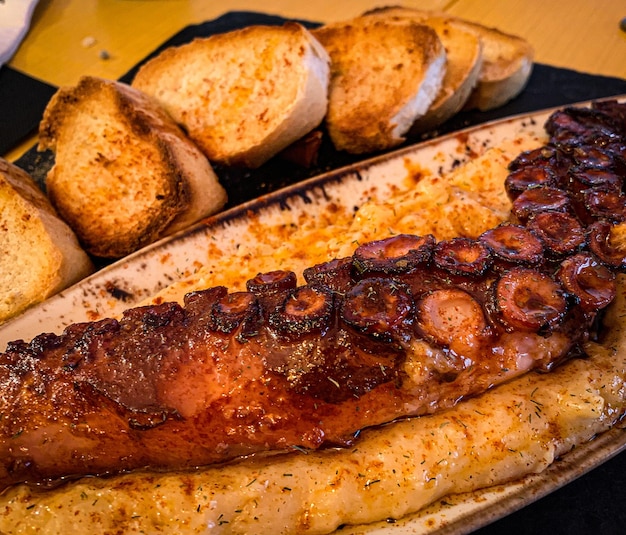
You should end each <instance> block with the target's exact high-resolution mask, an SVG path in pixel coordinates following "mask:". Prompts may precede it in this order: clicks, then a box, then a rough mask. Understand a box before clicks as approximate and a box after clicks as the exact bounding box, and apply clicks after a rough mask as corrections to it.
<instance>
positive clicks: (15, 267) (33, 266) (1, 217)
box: [0, 159, 93, 322]
mask: <svg viewBox="0 0 626 535" xmlns="http://www.w3.org/2000/svg"><path fill="white" fill-rule="evenodd" d="M0 244H1V246H0V249H1V250H2V255H1V256H0V322H3V321H5V320H7V319H8V318H10V317H12V316H15V315H16V314H18V313H19V312H21V311H23V310H24V309H26V308H27V307H29V306H30V305H33V304H35V303H39V302H40V301H43V300H44V299H46V298H47V297H49V296H50V295H52V294H54V293H56V292H58V291H60V290H62V289H64V288H66V287H67V286H70V285H71V284H73V283H74V282H76V281H78V280H79V279H82V278H83V277H86V276H87V275H89V274H90V273H91V271H92V270H93V266H92V263H91V260H90V259H89V257H88V256H87V254H86V253H85V252H84V251H83V249H82V248H81V247H80V245H79V244H78V240H77V239H76V236H75V235H74V233H73V232H72V230H71V229H70V228H69V227H68V226H67V225H66V224H65V223H64V222H63V221H62V220H61V219H60V218H59V216H58V215H57V213H56V212H55V210H54V208H53V207H52V205H51V204H50V202H49V201H48V199H47V197H46V196H45V195H44V193H43V192H42V191H41V190H40V189H39V188H38V187H37V185H36V184H35V182H34V181H33V180H32V178H31V177H30V176H29V175H28V174H27V173H26V172H25V171H23V170H22V169H20V168H19V167H17V166H15V165H13V164H11V163H9V162H7V161H6V160H3V159H0Z"/></svg>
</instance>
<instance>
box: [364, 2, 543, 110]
mask: <svg viewBox="0 0 626 535" xmlns="http://www.w3.org/2000/svg"><path fill="white" fill-rule="evenodd" d="M364 15H366V16H373V15H376V16H383V15H384V16H387V17H408V18H411V19H413V20H417V21H421V22H422V23H424V24H429V22H428V21H429V20H430V21H434V20H442V19H443V20H451V21H454V22H455V26H456V27H461V28H464V29H465V30H467V31H471V32H474V34H475V35H476V36H477V37H478V38H479V39H480V41H481V43H482V64H481V69H480V73H479V76H478V82H477V84H476V87H475V88H474V90H473V91H472V92H471V94H470V97H469V99H468V100H467V102H466V103H465V106H464V108H465V109H473V108H477V109H479V110H482V111H486V110H489V109H493V108H497V107H499V106H502V105H503V104H505V103H506V102H508V101H509V100H511V99H513V98H515V97H516V96H517V95H518V94H519V93H520V92H521V91H522V90H523V89H524V87H525V85H526V82H527V81H528V78H529V77H530V74H531V71H532V65H533V57H534V51H533V48H532V46H531V45H530V43H528V41H526V40H525V39H523V38H521V37H518V36H516V35H512V34H509V33H505V32H503V31H501V30H499V29H497V28H489V27H487V26H484V25H482V24H479V23H477V22H470V21H468V20H465V19H461V18H459V17H454V16H452V15H448V14H446V13H444V12H441V11H428V10H421V9H414V8H407V7H399V6H390V7H382V8H377V9H374V10H371V11H368V12H366V13H365V14H364Z"/></svg>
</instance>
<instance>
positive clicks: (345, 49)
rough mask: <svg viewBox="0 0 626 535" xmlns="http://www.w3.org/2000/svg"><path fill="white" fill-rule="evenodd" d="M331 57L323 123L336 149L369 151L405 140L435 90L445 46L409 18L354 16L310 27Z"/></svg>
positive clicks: (354, 151) (431, 99)
mask: <svg viewBox="0 0 626 535" xmlns="http://www.w3.org/2000/svg"><path fill="white" fill-rule="evenodd" d="M313 33H314V35H315V36H316V37H317V38H318V39H319V41H320V42H321V43H322V44H323V45H324V47H325V48H326V49H327V50H328V52H329V54H330V57H331V84H330V97H329V107H328V114H327V118H326V124H327V127H328V132H329V135H330V138H331V140H332V141H333V144H334V145H335V147H336V148H337V149H338V150H345V151H348V152H351V153H368V152H374V151H379V150H384V149H388V148H391V147H393V146H396V145H398V144H400V143H401V142H402V141H404V139H405V138H404V135H405V134H406V133H407V131H408V130H409V128H410V127H411V125H412V124H413V123H414V121H415V120H416V118H418V117H420V116H422V115H424V114H425V113H426V111H427V110H428V108H429V107H430V105H431V104H432V102H433V100H434V99H435V97H436V95H437V94H438V93H439V90H440V87H441V83H442V81H443V77H444V74H445V62H446V56H445V50H444V47H443V45H442V43H441V41H440V39H439V38H438V37H437V34H436V33H435V32H434V31H433V30H432V29H431V28H429V27H427V26H424V25H422V24H419V23H416V22H414V21H409V20H403V21H391V20H368V19H365V18H357V19H354V20H351V21H347V22H339V23H334V24H329V25H326V26H323V27H321V28H319V29H316V30H314V32H313Z"/></svg>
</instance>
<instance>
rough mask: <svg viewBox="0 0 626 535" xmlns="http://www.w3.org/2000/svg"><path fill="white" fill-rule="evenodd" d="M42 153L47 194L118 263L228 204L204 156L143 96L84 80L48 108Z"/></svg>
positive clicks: (92, 245) (94, 246)
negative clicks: (46, 154) (51, 159)
mask: <svg viewBox="0 0 626 535" xmlns="http://www.w3.org/2000/svg"><path fill="white" fill-rule="evenodd" d="M39 148H40V149H41V150H43V149H52V150H53V151H55V153H56V160H55V165H54V166H53V168H52V169H51V170H50V171H49V173H48V175H47V177H46V187H47V191H48V195H49V197H50V200H51V201H52V203H53V205H54V206H55V207H56V208H57V210H58V212H59V213H60V214H61V216H62V217H63V218H64V219H65V220H66V221H67V222H68V223H69V225H70V226H71V227H72V228H73V229H74V231H75V232H76V234H77V235H78V237H79V240H80V241H81V243H82V244H83V246H84V247H85V248H86V249H87V250H88V251H89V252H90V253H91V254H93V255H95V256H100V257H107V258H119V257H122V256H125V255H127V254H129V253H131V252H133V251H135V250H137V249H139V248H140V247H143V246H145V245H147V244H149V243H151V242H153V241H155V240H157V239H159V238H161V237H163V236H165V235H167V234H170V233H172V232H174V231H177V230H180V229H181V228H184V227H185V226H188V225H190V224H191V223H193V222H194V221H197V220H199V219H200V218H202V217H205V216H207V215H209V214H211V213H214V212H216V211H217V210H219V209H220V208H221V207H222V206H223V205H224V203H225V202H226V193H225V192H224V189H223V188H222V187H221V186H220V184H219V182H218V180H217V178H216V176H215V173H214V172H213V169H212V167H211V165H210V164H209V162H208V161H207V159H206V157H205V156H204V155H203V154H202V153H201V152H200V151H199V149H198V148H197V147H196V146H195V145H194V144H193V143H192V142H191V141H190V140H189V138H187V136H185V134H184V133H183V132H182V130H180V129H179V128H178V126H177V125H176V124H175V123H174V121H173V120H172V119H171V118H170V117H169V116H168V115H167V113H166V112H165V111H164V110H163V109H162V108H161V107H160V106H159V105H158V104H157V103H156V101H154V100H153V99H151V98H150V97H148V96H147V95H144V94H143V93H141V92H140V91H137V90H136V89H133V88H131V87H130V86H127V85H125V84H122V83H119V82H112V81H108V80H103V79H100V78H95V77H89V76H86V77H83V78H81V80H80V81H79V83H78V85H77V86H75V87H67V88H61V89H60V90H59V91H58V92H57V93H56V94H55V95H54V96H53V98H52V99H51V100H50V102H49V104H48V106H47V108H46V110H45V112H44V117H43V120H42V122H41V124H40V131H39Z"/></svg>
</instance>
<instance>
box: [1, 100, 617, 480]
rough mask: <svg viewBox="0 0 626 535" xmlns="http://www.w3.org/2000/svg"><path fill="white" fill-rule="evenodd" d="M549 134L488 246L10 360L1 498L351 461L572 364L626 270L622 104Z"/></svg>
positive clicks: (470, 242) (393, 249)
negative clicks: (137, 479) (412, 421)
mask: <svg viewBox="0 0 626 535" xmlns="http://www.w3.org/2000/svg"><path fill="white" fill-rule="evenodd" d="M546 130H547V132H548V133H549V135H550V140H549V142H548V143H547V144H546V145H545V146H543V147H540V148H537V149H535V150H532V151H528V152H526V153H523V154H520V155H519V157H517V158H516V159H515V160H514V161H513V162H511V165H510V174H509V177H508V178H507V180H506V183H505V187H506V190H507V192H508V194H509V196H510V198H511V202H512V206H513V209H512V217H511V221H510V222H508V223H507V224H503V225H500V226H498V227H496V228H493V229H490V230H488V231H487V232H485V233H483V234H482V235H481V236H479V237H478V238H476V239H473V238H468V237H462V238H456V239H453V240H447V241H441V242H438V243H437V242H436V240H435V238H434V237H433V236H430V235H427V236H413V235H407V234H401V235H396V236H392V237H390V238H387V239H384V240H378V241H375V242H371V243H366V244H362V245H360V246H359V247H358V248H357V249H356V251H355V253H354V254H353V255H352V256H350V257H346V258H339V259H334V260H330V261H328V262H325V263H322V264H318V265H316V266H312V267H309V268H307V269H306V270H304V273H303V277H304V281H305V282H304V283H302V281H298V277H297V276H296V274H295V273H293V272H291V271H271V272H268V273H259V274H258V275H257V276H255V277H253V278H252V279H251V280H249V281H247V284H246V291H240V292H229V291H228V290H227V289H226V288H224V287H215V288H209V289H206V290H202V291H197V292H193V293H190V294H188V295H187V296H186V297H185V300H184V304H183V306H181V305H178V304H176V303H164V304H161V305H154V306H148V307H140V308H135V309H132V310H129V311H127V312H126V313H125V314H124V316H123V317H122V318H121V319H119V320H116V319H105V320H102V321H99V322H94V323H83V324H75V325H71V326H69V327H67V329H66V330H65V331H64V332H63V333H62V334H60V335H53V334H42V335H40V336H37V337H36V338H35V339H33V340H32V341H31V342H24V341H15V342H12V343H10V344H9V345H8V347H7V349H6V351H5V352H4V353H3V354H1V355H0V392H1V395H0V415H1V419H0V488H5V487H7V486H8V485H11V484H13V483H16V482H22V481H27V482H31V483H42V482H46V481H53V480H56V479H59V478H67V477H77V476H82V475H87V474H90V475H98V474H107V473H112V472H117V471H124V470H132V469H136V468H144V467H149V468H151V469H181V468H188V467H196V466H201V465H205V464H209V463H215V462H222V461H226V460H228V459H231V458H233V457H236V456H239V455H246V454H251V453H255V452H260V451H265V450H268V449H269V450H286V449H290V448H298V449H299V448H319V447H322V446H324V445H347V444H351V443H352V442H353V441H354V440H356V439H355V436H356V435H357V434H358V432H359V430H360V429H362V428H365V427H368V426H372V425H378V424H382V423H386V422H389V421H392V420H393V419H395V418H399V417H406V416H413V415H422V414H426V413H429V412H433V411H436V410H440V409H442V408H446V407H450V406H453V405H454V404H455V403H456V402H457V401H458V400H459V399H461V398H464V397H467V396H471V395H475V394H477V393H479V392H481V391H483V390H484V389H485V388H487V385H495V384H498V383H500V382H502V381H506V380H508V379H510V378H512V377H515V376H516V375H519V374H522V373H525V372H526V371H528V370H530V369H534V368H542V369H546V370H549V369H550V368H551V367H552V366H554V365H555V363H558V362H560V361H561V360H563V359H564V358H566V357H567V356H568V355H571V354H572V353H575V351H574V350H577V349H580V345H581V344H582V343H583V342H585V341H586V340H587V339H588V338H589V337H592V336H594V335H595V333H594V329H595V328H597V325H598V324H599V322H598V321H597V318H598V314H599V313H601V311H602V310H603V309H604V308H605V307H607V306H608V305H609V304H610V303H611V301H612V300H613V298H614V297H615V294H616V282H615V277H616V273H618V272H620V271H623V270H624V268H625V267H626V245H625V243H626V239H625V236H626V234H625V229H624V227H625V226H626V223H624V213H625V206H624V178H625V175H626V162H625V160H624V158H625V156H626V135H625V134H626V105H624V104H619V103H617V102H602V103H597V104H596V105H594V106H592V107H591V108H588V109H578V108H568V109H565V110H561V111H559V112H556V113H555V114H553V115H552V116H551V117H550V119H549V120H548V121H547V123H546ZM416 217H417V216H416ZM529 347H532V348H533V350H532V351H528V348H529ZM520 348H523V349H520Z"/></svg>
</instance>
